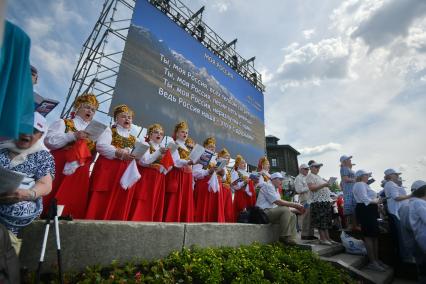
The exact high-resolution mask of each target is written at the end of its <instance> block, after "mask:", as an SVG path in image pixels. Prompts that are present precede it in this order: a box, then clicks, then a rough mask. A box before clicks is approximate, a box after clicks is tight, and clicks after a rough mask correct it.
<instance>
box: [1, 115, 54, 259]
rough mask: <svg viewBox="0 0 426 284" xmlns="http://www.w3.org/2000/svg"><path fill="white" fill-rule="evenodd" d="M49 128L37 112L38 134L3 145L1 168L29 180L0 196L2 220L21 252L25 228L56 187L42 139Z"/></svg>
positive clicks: (24, 135)
mask: <svg viewBox="0 0 426 284" xmlns="http://www.w3.org/2000/svg"><path fill="white" fill-rule="evenodd" d="M46 130H47V125H46V119H45V118H44V117H43V116H42V115H41V114H39V113H38V112H35V113H34V133H33V134H32V135H28V134H20V135H19V138H18V139H17V140H15V141H10V142H7V143H3V144H2V145H1V146H0V167H2V168H5V169H7V170H12V171H15V172H20V173H23V174H25V177H26V182H25V184H21V186H20V187H19V188H17V189H12V190H11V191H9V192H7V193H3V194H1V195H0V223H1V224H3V225H4V226H5V227H6V228H7V229H8V230H9V232H10V238H11V241H12V245H13V246H14V247H15V250H16V251H17V253H19V248H20V243H21V241H20V240H19V239H18V238H17V235H18V233H19V231H20V229H21V228H23V227H25V226H27V225H29V224H30V223H31V222H32V221H33V220H34V219H36V218H37V217H38V216H39V215H40V213H41V210H42V199H41V197H42V196H45V195H46V194H48V193H49V192H50V190H51V189H52V180H53V178H54V174H55V165H54V162H53V157H52V156H51V155H50V153H49V152H48V151H47V150H46V148H45V147H44V145H43V144H42V141H41V140H40V138H41V137H42V136H43V133H44V132H45V131H46Z"/></svg>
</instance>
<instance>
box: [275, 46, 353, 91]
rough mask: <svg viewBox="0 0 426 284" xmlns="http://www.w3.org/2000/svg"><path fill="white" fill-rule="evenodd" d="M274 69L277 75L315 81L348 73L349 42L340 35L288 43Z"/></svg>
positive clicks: (286, 80) (279, 78) (344, 75)
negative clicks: (307, 41)
mask: <svg viewBox="0 0 426 284" xmlns="http://www.w3.org/2000/svg"><path fill="white" fill-rule="evenodd" d="M285 52H286V54H285V55H284V60H283V62H282V63H281V65H280V66H279V68H278V70H277V79H278V80H283V81H284V82H287V83H288V82H289V81H302V82H303V81H315V80H318V79H319V80H322V79H334V78H345V77H346V76H347V74H348V59H349V49H348V45H347V44H346V43H344V42H343V41H342V39H341V38H328V39H323V40H321V41H319V42H318V43H308V44H305V45H303V46H298V45H297V44H292V45H290V46H289V47H288V48H287V49H286V50H285Z"/></svg>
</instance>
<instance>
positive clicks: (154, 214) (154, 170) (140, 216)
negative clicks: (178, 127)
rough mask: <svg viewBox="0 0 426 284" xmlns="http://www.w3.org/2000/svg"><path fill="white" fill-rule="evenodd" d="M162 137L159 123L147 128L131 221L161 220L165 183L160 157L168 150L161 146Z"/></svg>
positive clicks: (161, 128)
mask: <svg viewBox="0 0 426 284" xmlns="http://www.w3.org/2000/svg"><path fill="white" fill-rule="evenodd" d="M163 137H164V130H163V127H162V126H161V125H160V124H157V123H155V124H153V125H151V126H150V127H149V128H148V133H147V138H148V141H147V142H148V143H149V149H148V150H147V151H146V152H145V154H144V155H143V156H142V158H141V159H140V160H139V162H138V163H139V165H138V168H139V172H140V173H141V176H142V178H141V179H140V180H139V181H138V182H137V183H136V185H135V193H134V195H133V202H132V206H131V210H130V215H129V220H131V221H150V222H161V221H163V212H164V193H165V185H166V184H165V174H164V173H163V172H162V166H161V159H162V157H163V155H164V154H165V153H166V152H167V151H168V150H167V149H166V148H163V147H161V141H162V140H163Z"/></svg>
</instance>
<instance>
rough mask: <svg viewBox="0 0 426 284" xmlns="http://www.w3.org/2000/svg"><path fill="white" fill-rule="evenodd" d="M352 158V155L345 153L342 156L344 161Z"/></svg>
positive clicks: (341, 159)
mask: <svg viewBox="0 0 426 284" xmlns="http://www.w3.org/2000/svg"><path fill="white" fill-rule="evenodd" d="M349 159H352V156H348V155H343V156H341V157H340V162H341V163H342V162H343V161H346V160H349Z"/></svg>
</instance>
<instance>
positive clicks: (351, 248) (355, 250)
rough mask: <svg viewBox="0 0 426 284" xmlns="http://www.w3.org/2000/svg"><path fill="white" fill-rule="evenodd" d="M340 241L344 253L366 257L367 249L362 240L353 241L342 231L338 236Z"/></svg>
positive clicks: (353, 239)
mask: <svg viewBox="0 0 426 284" xmlns="http://www.w3.org/2000/svg"><path fill="white" fill-rule="evenodd" d="M340 239H341V240H342V245H343V246H344V247H345V250H346V253H350V254H357V255H367V249H366V248H365V245H364V242H363V241H362V240H358V239H355V238H353V237H351V236H350V235H348V234H346V233H345V232H343V231H342V233H341V234H340Z"/></svg>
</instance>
